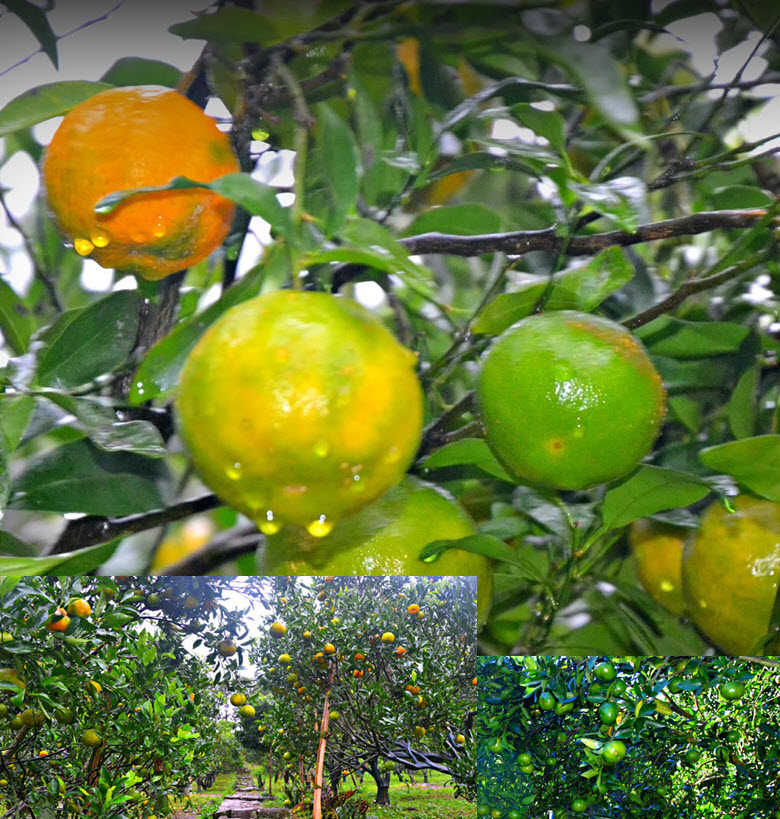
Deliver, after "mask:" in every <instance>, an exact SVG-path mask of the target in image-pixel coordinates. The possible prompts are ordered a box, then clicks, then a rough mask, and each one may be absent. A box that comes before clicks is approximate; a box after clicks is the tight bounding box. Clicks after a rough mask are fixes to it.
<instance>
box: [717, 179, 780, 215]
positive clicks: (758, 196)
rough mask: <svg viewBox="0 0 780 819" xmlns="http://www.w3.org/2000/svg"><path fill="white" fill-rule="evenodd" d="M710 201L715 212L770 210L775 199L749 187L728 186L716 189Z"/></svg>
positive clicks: (758, 189)
mask: <svg viewBox="0 0 780 819" xmlns="http://www.w3.org/2000/svg"><path fill="white" fill-rule="evenodd" d="M709 200H710V205H711V207H712V208H713V209H714V210H734V209H740V208H768V207H771V206H772V205H773V204H774V199H773V198H772V197H771V196H769V194H767V193H765V192H764V191H762V190H761V189H760V188H752V187H750V186H749V185H728V186H726V187H723V188H716V189H715V190H714V191H713V192H712V193H711V194H710V195H709Z"/></svg>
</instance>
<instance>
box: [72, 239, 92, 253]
mask: <svg viewBox="0 0 780 819" xmlns="http://www.w3.org/2000/svg"><path fill="white" fill-rule="evenodd" d="M73 247H74V248H75V249H76V253H78V254H79V256H89V254H90V253H92V251H93V250H94V249H95V245H93V244H92V242H90V241H89V239H74V240H73Z"/></svg>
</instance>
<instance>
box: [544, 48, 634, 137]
mask: <svg viewBox="0 0 780 819" xmlns="http://www.w3.org/2000/svg"><path fill="white" fill-rule="evenodd" d="M548 42H552V47H548V45H547V43H548ZM539 50H540V52H541V53H542V54H543V55H544V56H545V57H546V58H547V59H549V60H552V61H553V62H556V63H558V64H560V65H563V66H564V67H565V68H566V69H567V70H568V71H569V73H571V74H572V75H573V76H574V78H575V79H576V80H577V81H578V82H579V83H580V84H581V85H582V87H583V88H584V89H585V93H586V94H587V95H588V98H589V99H590V102H591V104H592V105H593V106H594V108H596V109H597V110H598V112H599V113H600V114H601V116H602V117H603V118H604V120H605V121H606V122H608V123H610V124H611V125H613V126H615V127H616V128H618V129H619V130H620V132H621V133H622V134H624V135H626V132H627V131H628V132H630V133H631V134H632V135H634V136H636V133H637V130H636V129H637V127H638V124H639V110H638V109H637V107H636V103H635V102H634V98H633V97H632V96H631V92H630V90H629V88H628V84H627V82H626V78H625V77H624V75H623V72H622V71H621V69H620V65H619V64H618V62H617V60H616V59H615V58H614V57H613V56H612V54H611V52H610V51H609V49H608V48H607V47H606V46H604V45H602V44H601V43H579V42H577V41H576V40H573V39H571V38H568V37H567V38H563V37H561V38H555V40H554V41H553V40H552V39H551V40H548V41H546V42H545V43H544V45H543V46H540V47H539Z"/></svg>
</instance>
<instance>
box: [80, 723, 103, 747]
mask: <svg viewBox="0 0 780 819" xmlns="http://www.w3.org/2000/svg"><path fill="white" fill-rule="evenodd" d="M81 742H82V743H83V744H84V745H86V746H87V748H99V747H100V746H101V745H102V744H103V738H102V737H101V736H100V734H99V733H98V732H97V731H95V730H94V729H92V728H90V729H89V730H88V731H84V733H83V734H82V735H81Z"/></svg>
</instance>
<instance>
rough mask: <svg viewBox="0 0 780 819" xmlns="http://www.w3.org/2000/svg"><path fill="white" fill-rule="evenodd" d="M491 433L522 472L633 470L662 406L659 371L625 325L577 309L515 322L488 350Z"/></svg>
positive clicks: (578, 483) (560, 485)
mask: <svg viewBox="0 0 780 819" xmlns="http://www.w3.org/2000/svg"><path fill="white" fill-rule="evenodd" d="M477 396H478V400H479V406H480V410H481V415H482V423H483V425H484V428H485V435H486V437H487V442H488V444H489V446H490V448H491V450H492V451H493V454H494V455H495V456H496V458H497V459H498V460H499V461H500V462H501V463H502V464H503V465H504V467H505V468H506V469H507V470H508V471H509V472H510V473H511V474H513V475H514V476H515V477H516V478H517V479H518V480H520V481H522V482H526V483H531V484H536V485H539V486H545V487H551V488H554V489H585V488H588V487H591V486H595V485H597V484H602V483H608V482H609V481H612V480H615V479H616V478H620V477H622V476H623V475H626V474H628V473H629V472H631V471H632V470H633V469H634V468H635V467H636V466H637V465H638V464H639V462H640V461H641V460H642V459H643V458H644V457H645V455H647V453H648V452H649V451H650V450H651V448H652V446H653V443H654V441H655V439H656V436H657V435H658V431H659V429H660V427H661V423H662V421H663V418H664V414H665V411H666V393H665V391H664V388H663V384H662V383H661V377H660V376H659V375H658V373H657V372H656V370H655V368H654V366H653V364H652V362H651V361H650V358H649V357H648V355H647V353H646V352H645V351H644V348H643V347H642V346H641V344H640V343H639V342H638V341H637V339H636V338H635V337H634V336H633V335H632V334H631V333H630V332H629V331H628V330H626V329H625V328H624V327H622V326H621V325H620V324H616V323H615V322H613V321H609V320H608V319H604V318H600V317H598V316H593V315H589V314H587V313H579V312H576V311H572V310H562V311H557V312H550V313H543V314H539V315H534V316H530V317H529V318H526V319H523V320H522V321H519V322H517V324H515V325H514V326H513V327H511V328H510V329H509V330H507V331H506V332H505V333H504V334H503V335H502V336H501V337H500V338H499V339H498V340H497V341H496V342H495V343H494V344H493V346H492V347H491V348H490V350H489V351H488V353H487V355H486V356H485V358H484V361H483V364H482V370H481V372H480V376H479V381H478V384H477Z"/></svg>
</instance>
